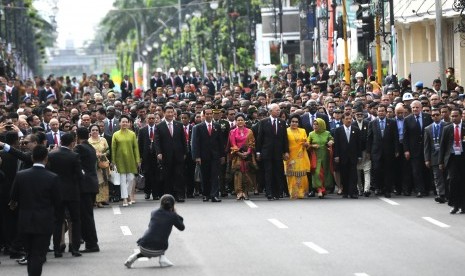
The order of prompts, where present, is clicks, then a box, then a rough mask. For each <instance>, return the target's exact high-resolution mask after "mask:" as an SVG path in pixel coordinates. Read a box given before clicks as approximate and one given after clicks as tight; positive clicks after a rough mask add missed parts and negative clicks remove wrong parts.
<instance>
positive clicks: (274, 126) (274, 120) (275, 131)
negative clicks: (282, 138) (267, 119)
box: [273, 119, 278, 135]
mask: <svg viewBox="0 0 465 276" xmlns="http://www.w3.org/2000/svg"><path fill="white" fill-rule="evenodd" d="M273 129H274V134H275V135H276V134H278V130H277V129H276V119H273Z"/></svg>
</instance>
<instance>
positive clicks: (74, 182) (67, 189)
mask: <svg viewBox="0 0 465 276" xmlns="http://www.w3.org/2000/svg"><path fill="white" fill-rule="evenodd" d="M74 143H75V137H74V134H72V133H66V134H65V135H63V136H62V137H61V146H60V148H58V149H57V150H54V151H52V152H51V153H50V155H49V158H48V164H47V165H48V168H49V169H50V170H51V171H52V172H54V173H56V174H57V175H58V176H59V177H60V189H59V190H58V191H59V192H60V193H61V199H62V201H61V202H60V205H59V208H58V209H57V210H56V221H55V230H54V232H53V249H54V251H55V258H60V257H63V254H62V253H61V250H60V243H61V232H62V225H63V221H64V218H65V209H68V211H69V215H70V218H71V222H72V223H73V231H72V244H71V245H70V248H71V253H72V255H73V256H75V257H79V256H81V254H80V253H79V251H78V249H79V246H80V244H81V214H80V204H79V199H80V185H81V181H82V178H83V175H82V170H81V161H80V159H79V155H78V154H77V153H75V152H73V151H72V148H73V146H74ZM58 191H57V192H58Z"/></svg>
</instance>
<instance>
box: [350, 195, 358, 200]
mask: <svg viewBox="0 0 465 276" xmlns="http://www.w3.org/2000/svg"><path fill="white" fill-rule="evenodd" d="M350 198H353V199H357V198H358V196H357V195H351V196H350Z"/></svg>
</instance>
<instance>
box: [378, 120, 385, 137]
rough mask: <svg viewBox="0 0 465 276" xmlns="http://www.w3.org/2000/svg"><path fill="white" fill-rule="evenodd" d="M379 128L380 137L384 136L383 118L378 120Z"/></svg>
mask: <svg viewBox="0 0 465 276" xmlns="http://www.w3.org/2000/svg"><path fill="white" fill-rule="evenodd" d="M379 128H380V129H381V137H384V120H381V121H379Z"/></svg>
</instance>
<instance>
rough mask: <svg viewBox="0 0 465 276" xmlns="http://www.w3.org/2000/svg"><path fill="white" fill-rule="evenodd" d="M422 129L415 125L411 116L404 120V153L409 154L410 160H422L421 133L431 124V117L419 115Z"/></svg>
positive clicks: (424, 114)
mask: <svg viewBox="0 0 465 276" xmlns="http://www.w3.org/2000/svg"><path fill="white" fill-rule="evenodd" d="M421 118H422V121H423V123H422V127H421V130H420V128H419V127H418V125H417V120H416V118H415V116H414V115H413V114H410V115H408V116H407V117H406V118H405V119H404V140H403V145H404V151H409V152H410V158H421V159H423V158H424V155H423V154H424V139H423V131H424V129H425V127H427V126H429V125H430V124H432V123H433V120H432V119H431V115H429V114H427V113H423V112H422V113H421Z"/></svg>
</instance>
